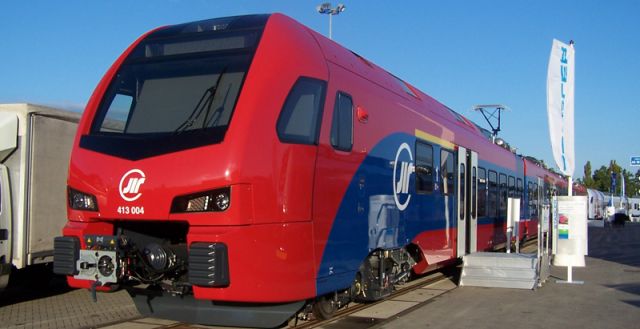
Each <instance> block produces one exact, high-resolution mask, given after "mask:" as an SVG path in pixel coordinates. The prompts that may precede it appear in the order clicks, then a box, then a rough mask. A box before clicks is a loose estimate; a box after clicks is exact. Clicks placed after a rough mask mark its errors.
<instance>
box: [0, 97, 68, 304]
mask: <svg viewBox="0 0 640 329" xmlns="http://www.w3.org/2000/svg"><path fill="white" fill-rule="evenodd" d="M79 118H80V114H79V113H74V112H69V111H64V110H59V109H54V108H50V107H45V106H39V105H32V104H0V291H1V290H3V289H4V288H5V287H6V285H7V283H8V282H9V275H10V273H11V270H12V269H21V268H24V267H27V266H30V265H33V264H40V263H48V262H52V261H53V238H54V236H56V235H57V233H58V232H60V231H61V230H62V228H63V227H64V224H65V223H66V218H67V215H66V195H67V191H66V189H67V188H66V180H67V172H68V168H69V155H70V153H71V147H72V145H73V139H74V137H75V132H76V130H77V126H78V120H79Z"/></svg>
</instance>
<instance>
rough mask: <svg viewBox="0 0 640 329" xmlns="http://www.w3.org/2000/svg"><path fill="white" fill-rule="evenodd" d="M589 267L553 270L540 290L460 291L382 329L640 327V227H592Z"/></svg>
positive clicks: (474, 289)
mask: <svg viewBox="0 0 640 329" xmlns="http://www.w3.org/2000/svg"><path fill="white" fill-rule="evenodd" d="M586 264H587V266H586V267H584V268H574V271H573V279H574V280H583V281H584V284H582V285H570V284H562V283H556V282H555V281H556V279H562V280H565V279H566V276H567V272H566V268H564V267H552V270H551V273H552V277H551V278H550V280H549V281H547V283H546V284H545V285H544V286H543V287H542V288H539V289H537V290H536V291H530V290H518V289H496V288H477V287H461V288H458V289H455V290H453V291H451V292H449V293H447V294H443V295H441V296H439V297H436V298H434V299H432V300H430V301H429V302H428V303H426V304H425V305H423V306H422V307H419V308H418V309H414V310H412V311H410V312H408V313H404V314H401V315H399V316H397V317H396V319H394V320H392V321H389V320H388V321H385V322H384V323H382V324H379V325H377V326H376V327H377V328H408V329H412V328H446V329H451V328H474V329H482V328H487V329H489V328H490V329H495V328H536V329H538V328H581V329H586V328H639V327H640V224H628V225H627V226H626V227H624V228H615V229H614V228H594V227H589V257H587V259H586Z"/></svg>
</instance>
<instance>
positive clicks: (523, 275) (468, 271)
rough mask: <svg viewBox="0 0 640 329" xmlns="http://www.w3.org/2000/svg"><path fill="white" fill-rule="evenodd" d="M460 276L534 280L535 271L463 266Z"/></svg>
mask: <svg viewBox="0 0 640 329" xmlns="http://www.w3.org/2000/svg"><path fill="white" fill-rule="evenodd" d="M462 275H463V276H473V277H490V278H518V279H529V280H534V279H535V278H536V270H535V269H523V268H513V267H487V266H482V267H480V266H465V267H464V268H463V269H462Z"/></svg>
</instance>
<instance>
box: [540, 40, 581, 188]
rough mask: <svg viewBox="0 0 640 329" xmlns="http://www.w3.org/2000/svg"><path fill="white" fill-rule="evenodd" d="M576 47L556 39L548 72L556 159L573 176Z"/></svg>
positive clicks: (548, 101) (550, 117)
mask: <svg viewBox="0 0 640 329" xmlns="http://www.w3.org/2000/svg"><path fill="white" fill-rule="evenodd" d="M574 56H575V50H574V49H573V44H571V45H566V44H564V43H562V42H560V41H558V40H555V39H554V40H553V45H552V46H551V56H549V69H548V71H547V115H548V117H549V136H550V137H551V148H552V149H553V158H554V160H555V161H556V165H557V166H558V168H559V169H560V171H561V172H562V173H563V174H565V175H567V176H573V171H574V169H575V153H574V150H573V144H574V143H573V135H574V130H573V90H574V81H575V69H574V66H575V57H574Z"/></svg>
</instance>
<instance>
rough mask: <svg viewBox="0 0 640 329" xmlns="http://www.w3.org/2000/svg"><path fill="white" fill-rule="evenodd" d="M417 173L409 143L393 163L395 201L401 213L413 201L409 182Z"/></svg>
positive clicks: (398, 152)
mask: <svg viewBox="0 0 640 329" xmlns="http://www.w3.org/2000/svg"><path fill="white" fill-rule="evenodd" d="M415 171H416V169H415V166H414V165H413V155H412V154H411V148H410V147H409V145H408V144H407V143H402V145H400V147H399V148H398V151H397V152H396V159H395V161H394V162H393V200H394V201H395V202H396V206H397V207H398V209H399V210H400V211H403V210H405V209H406V208H407V206H408V205H409V201H410V200H411V194H410V193H409V180H410V178H411V175H412V174H413V173H414V172H415Z"/></svg>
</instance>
